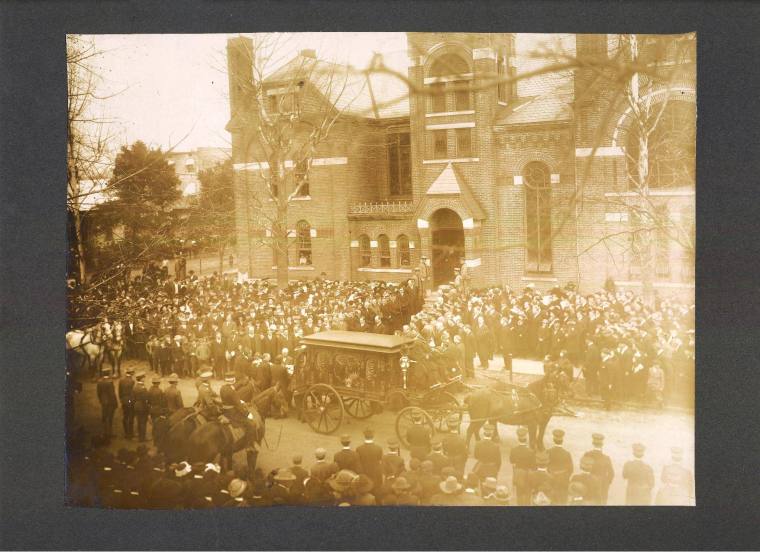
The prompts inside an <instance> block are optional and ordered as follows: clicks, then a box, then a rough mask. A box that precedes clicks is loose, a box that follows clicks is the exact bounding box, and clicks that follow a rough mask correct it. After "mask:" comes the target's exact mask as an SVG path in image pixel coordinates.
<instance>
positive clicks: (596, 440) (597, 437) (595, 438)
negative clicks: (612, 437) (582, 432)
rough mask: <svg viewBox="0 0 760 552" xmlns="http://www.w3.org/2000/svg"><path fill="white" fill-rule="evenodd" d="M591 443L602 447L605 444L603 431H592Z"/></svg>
mask: <svg viewBox="0 0 760 552" xmlns="http://www.w3.org/2000/svg"><path fill="white" fill-rule="evenodd" d="M591 444H593V445H594V446H595V447H601V446H602V445H603V444H604V435H602V434H601V433H592V434H591Z"/></svg>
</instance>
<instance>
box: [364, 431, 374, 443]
mask: <svg viewBox="0 0 760 552" xmlns="http://www.w3.org/2000/svg"><path fill="white" fill-rule="evenodd" d="M364 438H365V439H366V440H367V441H371V440H372V439H374V438H375V431H374V430H373V429H370V428H367V429H365V430H364Z"/></svg>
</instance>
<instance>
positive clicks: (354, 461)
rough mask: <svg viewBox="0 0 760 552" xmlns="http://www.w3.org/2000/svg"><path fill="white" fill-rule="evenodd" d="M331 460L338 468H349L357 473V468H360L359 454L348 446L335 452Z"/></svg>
mask: <svg viewBox="0 0 760 552" xmlns="http://www.w3.org/2000/svg"><path fill="white" fill-rule="evenodd" d="M333 460H334V461H335V463H336V464H337V465H338V469H341V470H351V471H353V472H356V473H359V470H361V466H360V465H359V455H358V454H356V451H354V450H351V449H350V448H344V449H343V450H339V451H338V452H336V453H335V456H334V458H333Z"/></svg>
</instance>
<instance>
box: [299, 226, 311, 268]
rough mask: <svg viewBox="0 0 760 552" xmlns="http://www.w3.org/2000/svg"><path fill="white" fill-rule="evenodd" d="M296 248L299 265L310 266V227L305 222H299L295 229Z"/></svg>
mask: <svg viewBox="0 0 760 552" xmlns="http://www.w3.org/2000/svg"><path fill="white" fill-rule="evenodd" d="M296 234H297V235H296V247H297V251H296V253H297V259H296V261H297V262H298V264H299V265H310V264H311V226H309V223H308V222H306V221H303V220H302V221H300V222H299V223H298V226H297V228H296Z"/></svg>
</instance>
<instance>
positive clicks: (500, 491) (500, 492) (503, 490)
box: [494, 485, 510, 503]
mask: <svg viewBox="0 0 760 552" xmlns="http://www.w3.org/2000/svg"><path fill="white" fill-rule="evenodd" d="M509 497H510V495H509V488H508V487H506V486H504V485H499V486H498V487H496V492H494V498H495V499H496V501H497V502H504V503H508V502H509Z"/></svg>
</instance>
